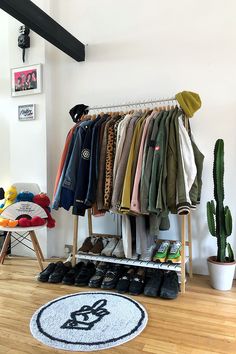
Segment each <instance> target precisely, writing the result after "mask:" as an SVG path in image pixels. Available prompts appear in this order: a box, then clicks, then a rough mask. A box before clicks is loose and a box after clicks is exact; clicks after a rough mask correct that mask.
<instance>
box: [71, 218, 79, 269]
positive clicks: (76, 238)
mask: <svg viewBox="0 0 236 354" xmlns="http://www.w3.org/2000/svg"><path fill="white" fill-rule="evenodd" d="M78 226H79V216H78V215H75V216H74V235H73V254H72V266H73V267H74V266H75V264H76V259H75V255H76V253H77V250H78Z"/></svg>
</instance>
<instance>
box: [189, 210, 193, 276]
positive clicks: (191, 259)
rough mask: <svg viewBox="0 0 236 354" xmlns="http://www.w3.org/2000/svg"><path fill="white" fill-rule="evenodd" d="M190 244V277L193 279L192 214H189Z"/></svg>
mask: <svg viewBox="0 0 236 354" xmlns="http://www.w3.org/2000/svg"><path fill="white" fill-rule="evenodd" d="M188 242H189V248H188V249H189V276H190V278H192V277H193V254H192V250H193V249H192V223H191V214H188Z"/></svg>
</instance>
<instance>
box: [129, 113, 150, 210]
mask: <svg viewBox="0 0 236 354" xmlns="http://www.w3.org/2000/svg"><path fill="white" fill-rule="evenodd" d="M155 115H156V112H152V113H151V114H150V116H149V117H148V118H147V119H146V122H145V126H144V128H143V134H142V139H141V143H140V148H139V154H138V161H137V167H136V173H135V178H134V185H133V191H132V198H131V204H130V210H132V211H134V212H135V213H140V202H139V200H140V198H139V183H140V179H141V173H142V161H143V149H144V143H145V140H146V135H147V128H148V125H149V123H150V121H151V119H152V118H153V117H154V116H155Z"/></svg>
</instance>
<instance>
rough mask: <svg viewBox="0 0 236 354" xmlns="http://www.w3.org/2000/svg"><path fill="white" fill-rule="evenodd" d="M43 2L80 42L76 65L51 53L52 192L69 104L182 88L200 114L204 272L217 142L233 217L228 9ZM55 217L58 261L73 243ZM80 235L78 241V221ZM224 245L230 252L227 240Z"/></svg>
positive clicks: (64, 221) (197, 227)
mask: <svg viewBox="0 0 236 354" xmlns="http://www.w3.org/2000/svg"><path fill="white" fill-rule="evenodd" d="M51 4H52V9H51V11H52V16H54V18H55V19H56V20H57V21H59V22H60V23H61V24H62V25H63V26H65V28H67V29H68V30H69V31H70V32H71V33H72V34H73V35H74V36H75V37H77V38H78V39H79V40H80V41H82V42H83V43H87V44H88V47H87V50H86V61H85V62H84V63H77V62H75V61H74V60H72V59H70V58H69V57H68V56H66V55H65V54H63V53H61V52H59V51H58V50H57V49H55V50H54V56H53V71H54V72H53V74H52V75H53V78H54V81H53V85H54V87H53V88H54V95H53V100H52V107H53V116H52V117H51V118H52V119H53V124H54V129H53V130H51V134H49V135H48V137H50V141H51V144H50V149H49V151H48V154H50V157H49V160H50V161H51V169H52V170H51V171H52V173H50V176H49V179H50V184H51V186H52V184H53V181H54V178H55V174H56V168H57V164H58V161H59V156H60V154H61V151H62V148H63V144H64V140H65V136H66V133H67V131H68V129H69V128H70V127H71V126H72V121H71V118H70V116H69V114H68V111H69V109H70V108H71V107H72V106H73V105H75V104H77V103H85V104H88V105H92V106H93V105H96V104H104V103H105V104H111V103H117V102H118V103H121V102H124V101H125V102H126V101H132V100H133V101H135V100H141V99H148V98H150V97H158V98H159V97H170V96H173V94H175V93H177V92H179V91H182V90H190V91H195V92H199V94H200V96H201V98H202V109H201V110H200V111H199V112H197V113H196V114H195V116H194V118H193V119H192V120H191V124H192V129H193V132H194V135H195V138H196V141H197V143H198V145H199V148H200V149H201V150H202V152H203V153H204V154H205V164H204V173H203V191H202V203H201V205H200V207H199V208H198V210H197V211H196V212H194V214H193V239H194V244H193V249H194V271H195V272H196V273H206V272H207V268H206V257H207V256H209V255H212V254H214V253H215V252H216V243H215V239H213V237H211V236H209V235H208V231H207V224H206V212H205V204H206V201H207V200H208V199H210V198H212V196H213V193H212V153H213V145H214V142H215V140H216V139H217V138H218V137H222V138H223V139H224V140H225V150H226V156H225V167H226V175H225V192H226V193H225V194H226V202H227V204H229V205H230V207H231V210H232V215H233V217H234V219H235V217H236V207H235V203H234V201H235V197H236V192H235V189H234V188H232V186H233V181H234V176H235V173H236V165H235V161H234V160H235V159H234V155H235V151H236V146H235V145H236V140H235V138H234V131H235V129H236V119H235V118H236V117H235V116H236V99H235V92H236V81H235V75H236V66H235V62H236V40H235V39H236V38H235V37H236V24H235V15H234V14H235V11H236V4H235V2H234V1H232V0H229V1H227V3H225V2H222V1H219V0H217V1H213V0H207V1H206V0H205V1H203V0H200V1H194V0H190V1H189V0H180V1H178V4H177V3H176V2H175V1H173V0H172V1H171V0H167V1H156V0H149V1H144V0H139V1H137V0H120V1H119V2H115V1H108V0H101V1H99V2H97V1H89V2H88V1H85V0H69V1H65V0H52V2H51ZM49 187H50V186H49ZM56 217H57V222H58V228H57V230H56V234H57V235H56V237H57V243H56V248H55V251H56V252H60V253H62V252H63V245H64V243H65V242H68V243H69V242H71V240H72V231H73V230H72V216H71V214H70V213H67V212H65V211H63V210H62V211H59V212H58V213H57V214H56ZM107 220H110V224H108V223H107ZM96 223H97V224H99V225H98V226H97V229H99V230H100V229H103V230H104V231H108V228H110V229H114V223H113V221H112V219H111V218H109V217H106V219H104V220H103V219H102V220H101V219H100V221H99V222H98V221H97V220H96ZM173 225H174V226H173V227H172V229H171V232H169V234H171V236H172V237H173V238H175V237H177V234H178V231H179V230H178V226H177V224H176V221H173ZM80 230H81V237H82V236H83V237H84V236H85V234H86V223H85V221H84V220H82V221H81V225H80ZM108 232H109V231H108ZM232 239H233V237H231V242H232V243H233V245H234V249H236V238H235V237H234V239H233V240H232Z"/></svg>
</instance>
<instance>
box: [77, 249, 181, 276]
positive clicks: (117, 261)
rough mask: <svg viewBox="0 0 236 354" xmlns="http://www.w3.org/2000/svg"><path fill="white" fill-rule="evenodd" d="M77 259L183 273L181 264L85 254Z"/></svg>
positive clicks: (78, 255) (81, 254)
mask: <svg viewBox="0 0 236 354" xmlns="http://www.w3.org/2000/svg"><path fill="white" fill-rule="evenodd" d="M75 257H76V258H77V259H84V260H90V261H99V262H107V263H115V264H125V265H130V266H138V267H146V268H155V269H163V270H174V271H176V272H181V264H174V263H157V262H152V261H149V262H148V261H141V260H138V259H127V258H114V257H106V256H94V255H92V254H83V253H79V254H76V256H75ZM187 262H188V257H185V263H187Z"/></svg>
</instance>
